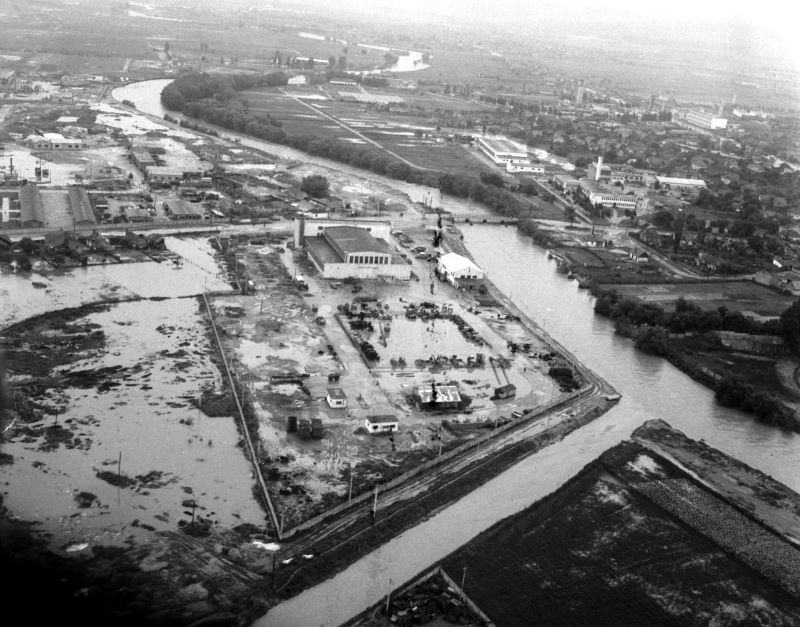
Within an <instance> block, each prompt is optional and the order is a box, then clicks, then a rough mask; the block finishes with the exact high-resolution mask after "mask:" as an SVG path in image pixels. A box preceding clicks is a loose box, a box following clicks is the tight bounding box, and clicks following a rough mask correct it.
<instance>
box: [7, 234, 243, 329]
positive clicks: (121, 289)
mask: <svg viewBox="0 0 800 627" xmlns="http://www.w3.org/2000/svg"><path fill="white" fill-rule="evenodd" d="M165 242H166V244H167V248H168V249H169V250H172V251H174V252H176V253H178V254H180V255H181V256H182V257H183V258H184V260H185V261H187V262H188V263H183V264H182V265H181V266H175V265H173V264H166V263H157V262H155V261H144V262H136V263H113V264H106V265H102V266H88V267H78V268H73V269H70V270H65V271H62V270H58V271H53V270H50V269H49V268H42V269H41V270H40V271H39V272H34V273H32V274H25V273H18V274H14V273H6V274H0V329H2V328H4V327H6V326H8V325H9V324H12V323H13V322H17V321H19V320H23V319H25V318H28V317H30V316H35V315H38V314H41V313H44V312H46V311H53V310H57V309H63V308H66V307H77V306H79V305H83V304H86V303H91V302H96V301H100V300H128V299H131V298H137V297H139V298H171V297H177V296H189V295H194V294H200V293H201V292H202V291H203V289H207V290H213V291H217V290H230V289H231V287H230V285H229V284H228V283H227V282H226V281H225V277H224V276H219V274H220V272H219V269H218V267H217V264H216V261H215V260H214V257H213V249H212V248H211V246H210V245H209V244H208V241H207V240H204V239H194V238H186V239H182V238H178V237H166V238H165Z"/></svg>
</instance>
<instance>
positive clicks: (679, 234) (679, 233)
mask: <svg viewBox="0 0 800 627" xmlns="http://www.w3.org/2000/svg"><path fill="white" fill-rule="evenodd" d="M685 224H686V213H685V212H684V211H678V215H677V216H676V217H675V222H674V224H673V227H674V229H675V230H674V237H673V240H672V248H673V250H674V251H675V252H676V253H677V252H678V249H679V248H680V247H681V239H682V238H683V226H684V225H685Z"/></svg>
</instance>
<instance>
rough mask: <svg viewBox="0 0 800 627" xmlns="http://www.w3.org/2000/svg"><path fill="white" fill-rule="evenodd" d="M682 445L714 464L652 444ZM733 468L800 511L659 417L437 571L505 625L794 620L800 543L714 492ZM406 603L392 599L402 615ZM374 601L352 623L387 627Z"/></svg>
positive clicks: (791, 512)
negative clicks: (676, 458)
mask: <svg viewBox="0 0 800 627" xmlns="http://www.w3.org/2000/svg"><path fill="white" fill-rule="evenodd" d="M678 444H679V445H680V449H681V450H683V451H684V455H683V460H684V462H685V463H686V464H687V465H688V464H690V463H692V462H691V461H690V459H691V458H694V457H699V458H700V459H698V460H697V463H698V464H701V465H703V466H704V467H705V469H706V470H707V471H708V472H707V473H706V474H704V475H702V476H700V475H698V476H695V475H694V474H693V473H688V474H687V471H686V470H685V469H684V468H683V467H680V466H677V465H675V464H673V463H672V462H671V461H669V460H668V459H667V458H666V457H663V456H661V455H660V454H659V453H656V452H655V449H656V448H659V449H667V448H669V449H672V450H674V449H675V446H676V445H678ZM717 464H719V465H717ZM728 472H733V473H735V475H736V476H737V477H738V478H740V479H741V480H742V486H741V487H742V491H743V492H752V491H754V490H756V489H757V488H759V486H761V485H762V483H765V484H767V486H768V488H769V489H770V490H775V491H778V492H780V493H781V494H782V499H783V500H782V506H781V507H780V510H781V511H783V513H784V516H792V517H794V518H795V520H797V506H798V505H799V504H800V495H797V494H795V493H792V492H791V491H790V490H788V489H787V488H785V487H783V486H780V484H777V483H776V482H774V481H773V480H770V479H768V478H764V477H763V476H760V477H755V476H754V475H753V472H754V471H753V470H752V469H750V468H748V467H747V466H745V465H744V464H741V463H740V462H737V461H736V460H734V459H731V458H729V457H727V456H725V455H723V454H722V453H719V452H718V451H714V450H713V449H708V447H705V446H704V445H702V444H701V443H697V442H692V441H691V440H688V438H686V437H685V436H683V435H682V434H681V433H680V432H677V431H674V430H673V429H671V428H670V427H669V426H668V425H666V424H665V423H663V422H659V421H651V422H648V423H646V424H645V425H644V426H643V427H641V428H640V429H638V430H637V431H636V432H635V433H634V436H633V441H626V442H623V443H622V444H620V445H618V446H616V447H614V448H612V449H610V450H609V451H607V452H606V453H604V454H602V455H601V456H600V457H599V458H598V459H597V460H596V461H594V462H592V463H590V464H589V465H588V466H586V467H585V468H584V469H583V470H582V471H581V472H580V473H579V474H578V475H576V476H575V477H574V478H573V479H571V480H570V481H568V482H567V483H566V484H564V485H563V486H562V487H561V488H560V489H559V490H558V491H557V492H555V493H554V494H552V495H551V496H549V497H547V498H545V499H543V500H542V501H539V502H538V503H536V504H535V505H533V506H531V507H529V508H527V509H525V510H524V511H522V512H521V513H520V514H517V515H515V516H512V517H510V518H508V519H506V520H504V521H502V522H500V523H498V524H497V525H495V526H494V527H493V528H491V529H489V530H488V531H486V532H485V533H483V534H481V535H480V536H478V537H477V538H476V539H474V540H473V541H471V542H469V543H468V544H467V545H465V546H464V547H462V548H461V549H459V550H458V551H456V552H454V553H453V554H451V555H450V556H448V557H447V558H445V559H444V560H443V561H442V562H441V564H439V565H438V566H437V568H438V567H440V568H441V570H442V571H443V572H444V573H445V575H447V576H448V577H449V580H450V582H455V583H456V584H459V586H458V587H460V584H461V582H464V583H463V590H461V591H459V592H463V593H464V594H465V595H466V596H467V597H468V600H469V601H471V602H472V603H474V604H475V605H476V606H477V608H479V609H480V610H481V611H483V612H484V613H485V614H486V615H487V616H488V618H489V619H490V620H491V621H493V622H494V623H495V624H498V625H529V624H531V623H532V622H536V623H559V624H588V623H591V624H598V623H609V624H621V623H624V624H630V625H652V624H697V625H700V624H709V623H721V624H730V623H740V622H751V623H752V622H759V623H761V624H774V625H790V624H795V623H796V622H797V621H798V620H800V589H798V587H797V574H796V573H797V572H798V571H797V568H796V567H797V564H798V563H800V562H799V561H798V559H800V551H798V548H797V546H795V544H794V542H793V541H792V538H790V537H788V536H787V535H784V534H782V533H779V532H776V531H775V529H774V528H770V526H768V524H765V522H764V521H762V520H759V519H758V518H756V517H753V516H751V515H749V513H748V512H747V511H746V510H743V509H740V507H739V503H738V502H736V501H728V500H727V497H725V495H724V494H722V493H721V492H716V491H715V487H714V484H715V480H714V479H713V477H714V476H717V477H718V476H719V475H720V473H722V474H725V473H728ZM758 474H760V473H758ZM709 477H710V479H709V481H708V482H706V479H707V478H709ZM748 477H750V479H747V478H748ZM756 546H757V548H756ZM776 565H780V566H776ZM698 590H702V591H703V592H702V594H698V593H697V591H698ZM393 596H394V595H393ZM398 597H399V595H398ZM418 600H419V599H418ZM434 600H435V599H434ZM426 602H427V600H426V599H422V600H421V601H420V605H421V606H425V605H426ZM401 608H402V605H392V612H391V613H393V614H395V620H396V614H397V612H398V611H399V610H400V609H401ZM374 611H377V613H378V614H382V613H383V604H382V606H381V607H380V608H379V607H378V606H376V607H375V608H371V609H370V611H369V612H367V613H366V614H365V615H364V617H362V618H361V619H360V620H358V621H354V623H353V624H359V625H366V624H377V625H383V624H386V625H388V624H391V623H390V622H389V621H388V617H386V616H382V617H381V619H382V620H378V621H376V622H369V621H367V620H366V618H365V617H366V616H368V615H370V614H372V613H373V612H374Z"/></svg>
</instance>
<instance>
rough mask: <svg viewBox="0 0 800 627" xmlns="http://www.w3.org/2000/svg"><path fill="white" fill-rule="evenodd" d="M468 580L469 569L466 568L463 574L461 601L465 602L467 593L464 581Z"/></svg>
mask: <svg viewBox="0 0 800 627" xmlns="http://www.w3.org/2000/svg"><path fill="white" fill-rule="evenodd" d="M466 578H467V567H466V566H464V570H463V571H462V572H461V599H462V600H464V599H466V598H467V594H466V592H464V581H465V580H466Z"/></svg>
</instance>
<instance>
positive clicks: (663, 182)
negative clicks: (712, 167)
mask: <svg viewBox="0 0 800 627" xmlns="http://www.w3.org/2000/svg"><path fill="white" fill-rule="evenodd" d="M656 180H657V181H658V184H659V185H660V186H661V188H662V189H671V190H676V191H681V192H694V191H697V190H699V189H700V188H702V187H705V186H706V182H705V181H704V180H703V179H682V178H675V177H672V176H657V177H656Z"/></svg>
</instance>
